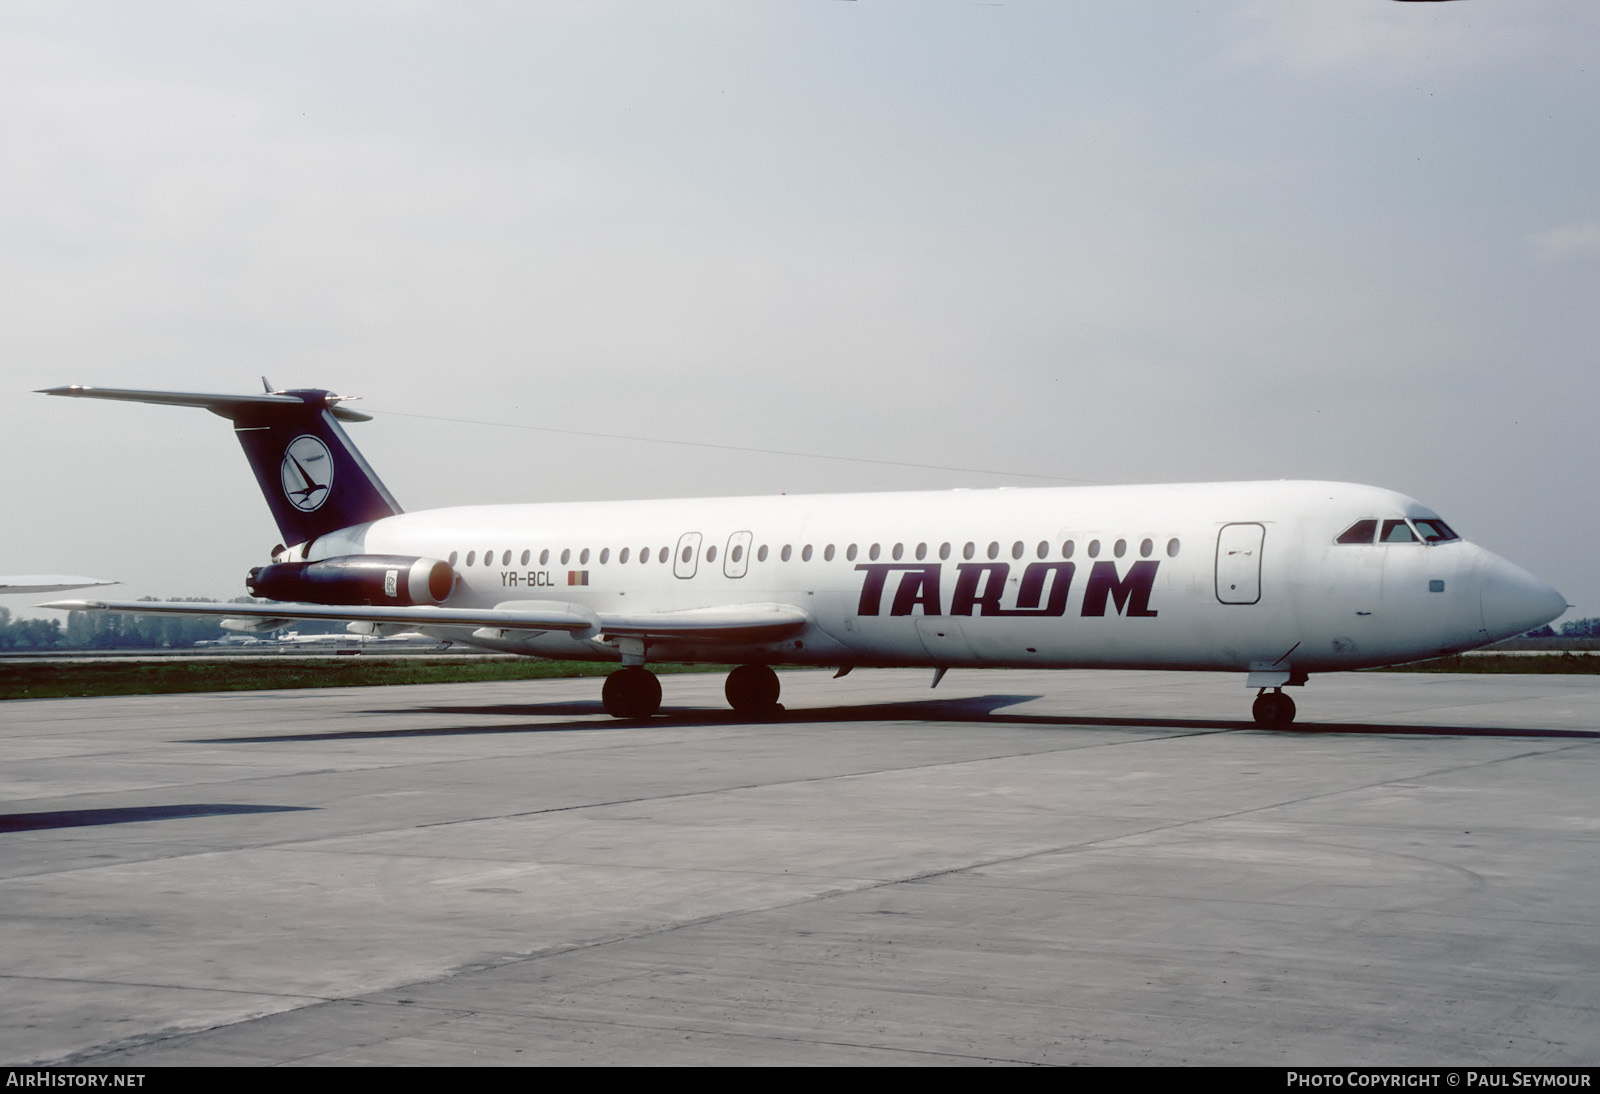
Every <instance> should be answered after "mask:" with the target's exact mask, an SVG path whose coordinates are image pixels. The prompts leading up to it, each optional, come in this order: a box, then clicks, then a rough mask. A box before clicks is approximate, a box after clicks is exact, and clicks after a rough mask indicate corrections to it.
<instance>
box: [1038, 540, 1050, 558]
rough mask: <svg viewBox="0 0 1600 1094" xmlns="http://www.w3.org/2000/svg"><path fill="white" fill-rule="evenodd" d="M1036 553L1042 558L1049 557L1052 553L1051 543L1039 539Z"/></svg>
mask: <svg viewBox="0 0 1600 1094" xmlns="http://www.w3.org/2000/svg"><path fill="white" fill-rule="evenodd" d="M1035 553H1036V554H1037V555H1038V556H1039V557H1040V558H1048V557H1049V555H1050V544H1048V543H1046V542H1045V541H1044V540H1042V539H1041V540H1040V541H1039V549H1038V551H1036V552H1035Z"/></svg>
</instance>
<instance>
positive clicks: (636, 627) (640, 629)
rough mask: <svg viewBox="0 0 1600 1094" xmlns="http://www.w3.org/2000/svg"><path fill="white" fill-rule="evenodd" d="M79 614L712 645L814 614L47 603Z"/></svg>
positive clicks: (788, 627)
mask: <svg viewBox="0 0 1600 1094" xmlns="http://www.w3.org/2000/svg"><path fill="white" fill-rule="evenodd" d="M42 606H43V607H46V608H57V609H60V610H62V611H74V612H117V613H120V614H124V615H197V616H211V617H214V618H217V619H260V620H283V621H288V620H291V619H325V620H345V621H348V622H352V623H358V622H359V623H403V624H405V625H406V626H408V627H472V628H474V629H476V628H479V627H494V628H498V629H500V630H507V631H569V632H572V633H573V634H575V635H577V636H579V637H598V636H600V635H610V636H614V637H624V638H680V639H696V640H699V641H708V642H765V641H772V640H774V639H778V638H783V637H786V636H788V635H790V634H794V633H795V632H797V631H800V630H803V629H804V628H805V626H806V624H807V623H809V622H810V619H811V617H810V616H809V615H808V614H807V613H806V612H805V611H804V610H803V609H800V608H796V607H793V606H792V605H788V604H732V605H728V606H725V607H716V608H695V609H691V610H688V611H677V612H641V613H636V614H621V613H614V612H592V611H590V610H588V609H587V608H585V607H583V606H582V605H578V604H568V603H565V602H562V601H556V600H511V601H506V602H505V603H503V604H497V605H496V606H494V607H493V608H435V607H410V608H374V607H366V606H361V605H326V604H277V603H264V604H191V603H174V602H171V601H160V600H58V601H55V602H54V603H50V604H45V605H42Z"/></svg>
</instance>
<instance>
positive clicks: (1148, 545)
mask: <svg viewBox="0 0 1600 1094" xmlns="http://www.w3.org/2000/svg"><path fill="white" fill-rule="evenodd" d="M1155 549H1156V545H1155V544H1154V543H1152V542H1150V541H1149V540H1148V539H1146V540H1141V541H1140V543H1139V557H1140V558H1149V557H1150V552H1151V551H1154V550H1155Z"/></svg>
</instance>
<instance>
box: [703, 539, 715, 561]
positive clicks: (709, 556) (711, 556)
mask: <svg viewBox="0 0 1600 1094" xmlns="http://www.w3.org/2000/svg"><path fill="white" fill-rule="evenodd" d="M706 561H707V562H715V561H717V545H716V544H715V543H713V544H712V545H711V546H709V547H707V548H706Z"/></svg>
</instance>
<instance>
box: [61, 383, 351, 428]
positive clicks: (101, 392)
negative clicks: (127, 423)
mask: <svg viewBox="0 0 1600 1094" xmlns="http://www.w3.org/2000/svg"><path fill="white" fill-rule="evenodd" d="M35 394H38V395H65V396H68V397H69V398H74V399H113V400H116V401H117V402H123V403H155V404H157V405H158V406H198V407H204V408H205V409H207V410H209V411H211V413H213V414H217V415H220V416H221V417H224V418H227V419H228V420H230V421H237V420H238V419H240V418H244V417H249V416H250V415H252V414H253V413H256V412H259V411H260V410H262V409H263V408H279V407H288V408H298V407H301V406H303V405H304V400H301V399H298V398H296V397H295V396H293V395H280V394H271V395H208V394H205V393H203V392H198V391H139V390H137V389H134V388H123V387H83V386H82V385H80V384H68V385H66V386H65V387H46V388H40V389H39V390H38V391H37V392H35ZM351 398H354V396H350V395H329V396H327V402H328V412H329V413H330V414H332V415H333V416H334V417H335V418H338V419H339V420H340V421H342V422H370V421H372V415H371V414H363V413H361V412H360V411H359V410H349V409H347V408H345V407H342V406H336V405H334V404H336V403H339V402H343V401H345V400H347V399H351Z"/></svg>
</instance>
